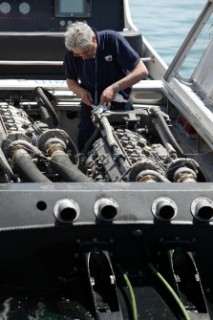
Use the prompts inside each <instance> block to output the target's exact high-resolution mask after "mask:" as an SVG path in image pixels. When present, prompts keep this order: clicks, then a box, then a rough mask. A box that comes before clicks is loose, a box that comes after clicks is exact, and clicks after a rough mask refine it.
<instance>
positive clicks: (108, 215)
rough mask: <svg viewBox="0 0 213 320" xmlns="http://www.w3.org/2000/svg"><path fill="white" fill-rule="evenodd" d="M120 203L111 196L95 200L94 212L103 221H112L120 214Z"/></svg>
mask: <svg viewBox="0 0 213 320" xmlns="http://www.w3.org/2000/svg"><path fill="white" fill-rule="evenodd" d="M118 208H119V206H118V204H117V202H116V201H115V200H113V199H111V198H109V199H108V198H101V199H99V200H97V201H96V202H95V205H94V212H95V215H96V217H97V218H99V219H100V220H102V221H105V222H110V221H113V220H115V219H116V217H117V215H118Z"/></svg>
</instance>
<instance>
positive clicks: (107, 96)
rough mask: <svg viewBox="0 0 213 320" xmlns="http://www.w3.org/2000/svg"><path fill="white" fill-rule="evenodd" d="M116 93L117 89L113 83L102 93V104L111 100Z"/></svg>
mask: <svg viewBox="0 0 213 320" xmlns="http://www.w3.org/2000/svg"><path fill="white" fill-rule="evenodd" d="M115 95H116V90H115V87H114V86H113V85H111V86H109V87H107V88H106V89H105V90H104V91H103V92H102V94H101V97H100V104H104V103H107V102H111V101H112V100H113V99H114V97H115Z"/></svg>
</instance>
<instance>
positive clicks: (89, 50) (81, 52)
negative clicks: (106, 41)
mask: <svg viewBox="0 0 213 320" xmlns="http://www.w3.org/2000/svg"><path fill="white" fill-rule="evenodd" d="M96 51H97V42H96V38H93V39H92V43H91V44H90V45H88V46H86V47H85V48H83V49H75V50H73V55H74V56H75V57H81V58H82V59H83V60H88V59H92V58H94V57H95V55H96Z"/></svg>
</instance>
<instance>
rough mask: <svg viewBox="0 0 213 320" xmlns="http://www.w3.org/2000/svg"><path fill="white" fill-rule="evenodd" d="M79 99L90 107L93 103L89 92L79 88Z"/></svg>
mask: <svg viewBox="0 0 213 320" xmlns="http://www.w3.org/2000/svg"><path fill="white" fill-rule="evenodd" d="M81 101H82V102H83V103H85V104H86V105H88V106H90V107H91V106H92V105H93V99H92V96H91V93H90V92H89V91H87V90H85V89H81Z"/></svg>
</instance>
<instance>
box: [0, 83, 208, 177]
mask: <svg viewBox="0 0 213 320" xmlns="http://www.w3.org/2000/svg"><path fill="white" fill-rule="evenodd" d="M34 95H35V100H34V101H25V102H24V103H22V102H20V101H18V100H16V101H15V100H14V101H15V102H13V104H12V103H10V102H1V104H0V115H1V129H0V132H1V148H2V160H1V176H0V178H1V182H2V183H4V182H5V183H6V182H15V183H21V182H49V183H50V182H85V181H94V182H95V181H102V182H120V181H123V182H128V181H131V182H141V183H148V182H180V183H188V182H205V181H206V180H207V179H206V178H205V176H204V174H203V172H202V168H201V167H200V165H199V163H198V162H197V161H196V160H195V156H194V155H188V154H186V153H184V151H183V150H182V147H181V146H180V144H179V143H178V142H177V140H176V138H175V137H174V135H173V133H172V131H171V130H170V127H171V126H172V124H171V119H170V117H169V115H168V113H165V112H164V111H162V110H161V108H160V106H144V107H142V108H136V109H135V110H132V111H128V112H127V111H123V112H122V111H117V112H116V111H113V112H111V111H110V108H107V107H102V106H100V107H99V108H97V109H96V110H94V111H93V112H92V118H93V122H94V124H95V126H96V131H95V133H94V135H93V137H91V139H90V140H89V141H88V142H87V144H86V145H85V147H84V150H83V152H82V154H79V152H78V150H77V146H76V143H75V141H76V136H75V134H76V132H74V133H73V136H72V132H70V133H71V134H69V133H68V132H67V131H66V128H65V130H64V129H63V127H61V124H60V122H59V116H58V114H57V106H55V105H54V102H53V96H51V94H50V93H48V92H47V91H46V92H45V90H44V89H43V88H41V87H37V88H35V91H34ZM15 103H16V104H17V106H16V105H15ZM79 108H80V107H79ZM70 111H72V107H70ZM75 115H77V112H76V114H75V112H74V113H73V116H75ZM60 121H61V123H63V121H62V120H60ZM76 121H78V118H77V117H76ZM71 131H72V130H71ZM28 166H29V168H28ZM72 171H75V174H74V175H73V176H72V173H71V172H72ZM32 172H34V174H33V173H32ZM69 172H70V173H69Z"/></svg>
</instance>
